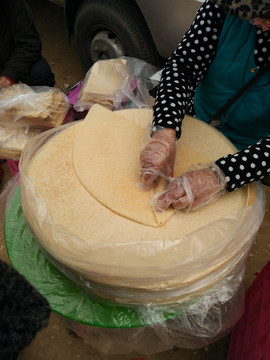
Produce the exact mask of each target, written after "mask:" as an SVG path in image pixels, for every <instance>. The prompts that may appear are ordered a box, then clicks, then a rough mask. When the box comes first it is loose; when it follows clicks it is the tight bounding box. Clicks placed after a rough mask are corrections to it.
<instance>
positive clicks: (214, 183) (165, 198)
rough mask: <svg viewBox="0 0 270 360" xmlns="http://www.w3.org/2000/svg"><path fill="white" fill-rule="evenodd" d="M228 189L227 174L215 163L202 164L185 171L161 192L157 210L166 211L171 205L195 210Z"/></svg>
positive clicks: (176, 207)
mask: <svg viewBox="0 0 270 360" xmlns="http://www.w3.org/2000/svg"><path fill="white" fill-rule="evenodd" d="M225 191H226V180H225V176H224V174H223V173H222V171H221V170H220V168H219V167H218V166H217V165H216V164H215V163H214V164H211V165H204V164H200V165H198V167H196V168H195V169H190V170H187V171H186V172H184V173H183V174H182V175H181V176H179V177H178V178H177V179H176V180H174V181H173V182H172V183H170V184H169V185H168V186H167V189H166V190H165V191H164V192H162V193H161V194H159V196H158V197H157V200H156V210H158V211H164V210H165V209H167V208H168V207H169V206H172V207H173V208H175V209H181V210H186V211H189V210H195V209H197V208H199V207H201V206H203V205H205V204H208V203H209V202H211V201H213V200H215V199H217V198H218V197H219V196H221V195H222V194H224V192H225Z"/></svg>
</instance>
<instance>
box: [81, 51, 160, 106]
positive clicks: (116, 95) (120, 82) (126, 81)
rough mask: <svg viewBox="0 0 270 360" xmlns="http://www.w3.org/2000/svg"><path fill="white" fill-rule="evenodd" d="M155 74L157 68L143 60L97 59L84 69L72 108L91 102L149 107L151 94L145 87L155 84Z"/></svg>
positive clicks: (88, 104) (157, 78)
mask: <svg viewBox="0 0 270 360" xmlns="http://www.w3.org/2000/svg"><path fill="white" fill-rule="evenodd" d="M159 78H160V76H159V69H158V68H157V67H155V66H153V65H150V64H148V63H146V62H145V61H143V60H139V59H136V58H132V57H121V58H117V59H110V60H100V61H98V62H96V63H95V64H94V65H93V66H92V67H91V68H90V69H89V70H88V72H87V74H86V76H85V78H84V81H83V85H82V88H81V89H80V92H79V94H78V98H77V100H76V102H75V104H74V109H75V110H76V111H85V110H89V109H90V108H91V106H92V105H93V104H100V105H103V106H105V107H107V108H109V109H114V110H120V109H125V108H135V107H137V108H142V107H152V106H153V103H154V98H153V97H152V96H151V95H150V94H149V91H150V90H152V89H153V88H154V87H156V86H157V85H158V83H159Z"/></svg>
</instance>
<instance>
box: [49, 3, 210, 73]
mask: <svg viewBox="0 0 270 360" xmlns="http://www.w3.org/2000/svg"><path fill="white" fill-rule="evenodd" d="M54 2H56V3H58V4H60V3H61V4H62V5H64V8H65V16H66V23H67V29H68V34H69V35H74V36H75V43H76V46H77V50H78V55H79V58H80V61H81V64H82V66H83V68H84V69H85V70H87V69H89V67H90V66H91V64H93V63H94V62H95V61H97V60H100V59H111V58H115V57H118V56H131V57H136V58H139V59H142V60H145V61H147V62H149V63H151V64H153V65H157V66H161V65H162V64H163V62H164V59H166V58H167V57H169V56H170V55H171V53H172V51H173V50H174V49H175V47H176V46H177V44H178V43H179V41H180V40H181V38H182V36H183V35H184V33H185V31H186V30H187V29H188V28H189V26H190V24H191V23H192V21H193V19H194V17H195V15H196V12H197V10H198V9H199V7H200V5H201V3H202V2H203V0H167V1H166V0H54Z"/></svg>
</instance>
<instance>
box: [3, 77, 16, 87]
mask: <svg viewBox="0 0 270 360" xmlns="http://www.w3.org/2000/svg"><path fill="white" fill-rule="evenodd" d="M13 84H14V82H12V81H11V80H9V79H8V78H6V77H5V76H0V88H3V87H6V86H11V85H13Z"/></svg>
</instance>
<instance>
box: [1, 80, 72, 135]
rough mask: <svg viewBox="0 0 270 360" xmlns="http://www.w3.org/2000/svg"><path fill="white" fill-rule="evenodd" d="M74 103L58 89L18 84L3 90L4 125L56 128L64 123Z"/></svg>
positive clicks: (2, 116)
mask: <svg viewBox="0 0 270 360" xmlns="http://www.w3.org/2000/svg"><path fill="white" fill-rule="evenodd" d="M69 107H70V104H69V101H68V98H67V96H66V95H65V94H64V93H63V92H61V91H60V90H59V89H57V88H51V87H47V86H40V87H30V86H28V85H26V84H14V85H12V86H8V87H5V88H2V89H1V90H0V125H3V126H12V127H26V128H27V127H38V128H52V127H56V126H59V125H61V124H62V122H63V120H64V118H65V116H66V114H67V112H68V110H69Z"/></svg>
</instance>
